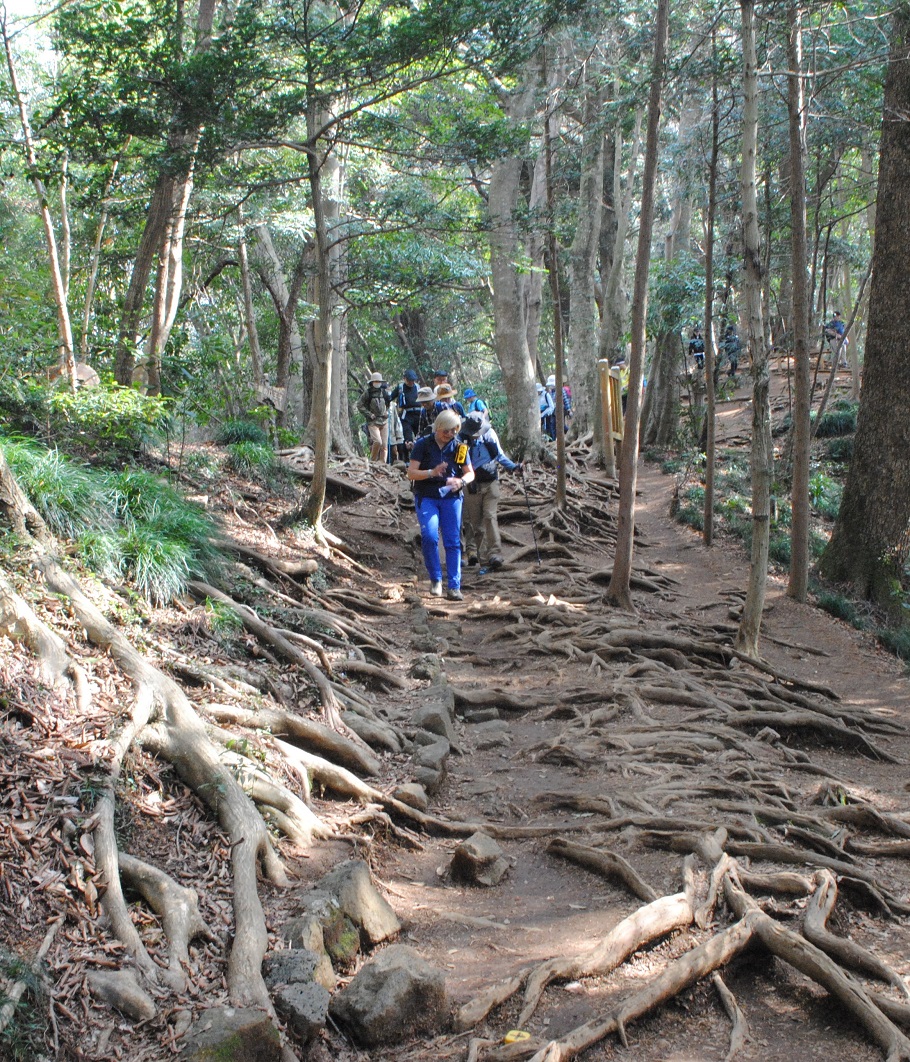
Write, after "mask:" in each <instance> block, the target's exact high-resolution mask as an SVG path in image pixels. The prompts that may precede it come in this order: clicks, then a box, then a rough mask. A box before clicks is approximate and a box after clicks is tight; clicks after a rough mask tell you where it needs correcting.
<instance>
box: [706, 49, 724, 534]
mask: <svg viewBox="0 0 910 1062" xmlns="http://www.w3.org/2000/svg"><path fill="white" fill-rule="evenodd" d="M719 157H720V101H719V100H718V91H717V33H716V31H715V30H714V29H712V31H711V159H710V162H709V163H708V205H707V210H706V211H705V229H706V232H705V396H706V397H705V424H704V431H703V434H704V438H705V509H704V530H703V531H702V537H703V538H704V543H705V545H706V546H711V545H712V544H713V542H714V462H715V435H716V432H715V429H716V426H717V422H716V419H715V408H716V392H715V390H714V365H715V362H716V360H717V344H716V342H715V340H714V221H715V215H716V213H717V161H718V158H719Z"/></svg>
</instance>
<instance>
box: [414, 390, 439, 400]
mask: <svg viewBox="0 0 910 1062" xmlns="http://www.w3.org/2000/svg"><path fill="white" fill-rule="evenodd" d="M435 397H436V396H435V395H434V394H433V388H432V387H421V388H420V390H419V391H418V392H417V401H418V402H432V401H433V399H434V398H435Z"/></svg>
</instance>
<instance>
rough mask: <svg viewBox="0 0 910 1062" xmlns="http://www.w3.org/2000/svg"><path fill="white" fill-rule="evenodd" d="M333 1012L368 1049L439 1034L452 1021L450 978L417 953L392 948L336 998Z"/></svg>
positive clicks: (363, 971) (367, 967) (384, 952)
mask: <svg viewBox="0 0 910 1062" xmlns="http://www.w3.org/2000/svg"><path fill="white" fill-rule="evenodd" d="M329 1012H330V1014H331V1015H332V1017H333V1018H334V1019H335V1020H336V1021H337V1022H338V1023H339V1024H340V1025H342V1026H343V1027H344V1028H345V1029H346V1030H347V1031H348V1032H349V1033H350V1034H351V1036H352V1037H353V1038H354V1039H355V1040H357V1041H358V1042H359V1043H361V1044H363V1045H364V1046H366V1047H375V1046H377V1045H379V1044H388V1043H399V1042H400V1041H401V1040H403V1039H405V1038H407V1037H409V1036H413V1035H417V1034H421V1033H430V1032H436V1031H437V1030H439V1029H440V1028H442V1027H444V1026H445V1025H446V1024H447V1022H448V1004H447V1000H446V988H445V975H444V974H443V973H442V971H441V970H438V969H436V967H434V966H431V965H430V964H429V963H428V962H426V961H425V960H424V959H423V958H421V956H420V955H419V954H418V953H417V952H416V951H415V950H414V949H413V948H410V947H408V946H407V945H404V944H392V945H391V946H390V947H388V948H385V949H384V950H383V951H381V952H380V953H379V954H378V955H377V957H376V958H375V959H373V960H372V961H370V962H368V963H367V964H366V965H365V966H363V967H362V968H361V970H360V971H359V972H358V973H357V975H356V976H355V977H354V979H353V980H352V981H351V983H350V984H349V985H348V986H347V988H345V989H343V990H342V991H341V992H339V993H338V994H337V995H336V996H335V997H334V998H333V1000H332V1003H331V1006H330V1008H329Z"/></svg>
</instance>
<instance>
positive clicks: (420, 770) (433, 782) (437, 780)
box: [414, 767, 445, 793]
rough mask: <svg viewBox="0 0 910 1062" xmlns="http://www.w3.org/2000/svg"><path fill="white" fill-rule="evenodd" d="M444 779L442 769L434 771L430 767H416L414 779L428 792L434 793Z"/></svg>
mask: <svg viewBox="0 0 910 1062" xmlns="http://www.w3.org/2000/svg"><path fill="white" fill-rule="evenodd" d="M444 779H445V772H444V771H434V770H433V768H432V767H417V768H416V769H415V771H414V781H415V782H416V783H417V784H418V785H419V786H421V788H423V789H425V790H426V791H427V792H428V793H435V792H436V790H437V789H439V787H440V786H441V785H442V783H443V780H444Z"/></svg>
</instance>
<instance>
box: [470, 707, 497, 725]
mask: <svg viewBox="0 0 910 1062" xmlns="http://www.w3.org/2000/svg"><path fill="white" fill-rule="evenodd" d="M461 718H462V719H464V721H465V722H466V723H488V722H489V721H490V720H491V719H499V709H498V708H465V709H463V710H462V712H461Z"/></svg>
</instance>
